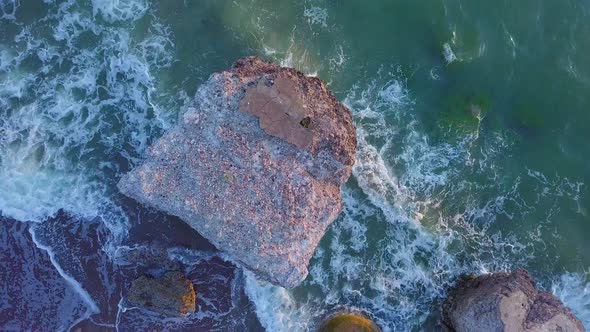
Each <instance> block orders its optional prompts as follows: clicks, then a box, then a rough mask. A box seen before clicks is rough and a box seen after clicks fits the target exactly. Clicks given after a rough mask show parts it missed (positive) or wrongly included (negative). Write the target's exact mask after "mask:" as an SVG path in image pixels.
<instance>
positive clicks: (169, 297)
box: [127, 271, 196, 316]
mask: <svg viewBox="0 0 590 332" xmlns="http://www.w3.org/2000/svg"><path fill="white" fill-rule="evenodd" d="M127 301H129V303H131V304H133V305H135V306H139V307H143V308H146V309H149V310H151V311H154V312H157V313H160V314H162V315H165V316H184V315H187V314H191V313H193V312H195V307H196V303H195V302H196V294H195V289H194V287H193V283H192V282H191V281H190V280H189V279H187V278H186V277H185V276H184V275H183V274H182V273H181V272H179V271H172V272H166V273H165V274H164V275H163V276H162V277H159V278H154V277H151V276H142V277H139V278H137V279H136V280H134V281H133V283H132V284H131V289H130V290H129V294H127Z"/></svg>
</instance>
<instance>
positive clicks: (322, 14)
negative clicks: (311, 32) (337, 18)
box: [303, 7, 328, 28]
mask: <svg viewBox="0 0 590 332" xmlns="http://www.w3.org/2000/svg"><path fill="white" fill-rule="evenodd" d="M303 16H304V17H305V18H306V19H307V22H308V23H309V24H314V25H319V26H321V27H324V28H327V27H328V10H327V9H325V8H321V7H309V8H305V10H304V11H303Z"/></svg>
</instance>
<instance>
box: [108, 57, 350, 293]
mask: <svg viewBox="0 0 590 332" xmlns="http://www.w3.org/2000/svg"><path fill="white" fill-rule="evenodd" d="M355 148H356V135H355V129H354V126H353V124H352V116H351V114H350V112H349V111H348V109H347V108H346V107H345V106H344V105H342V104H341V103H340V102H339V101H338V100H337V99H336V98H335V97H334V96H333V95H332V94H331V93H330V92H329V91H328V89H327V88H326V85H325V84H324V83H323V82H322V81H321V80H319V79H317V78H310V77H306V76H305V75H303V74H302V73H300V72H298V71H296V70H294V69H290V68H282V67H280V66H278V65H275V64H272V63H269V62H265V61H264V60H261V59H259V58H256V57H249V58H245V59H241V60H238V61H237V62H236V63H235V64H234V66H233V68H232V69H231V70H229V71H225V72H221V73H217V74H214V75H212V76H211V78H210V79H209V81H208V82H206V83H205V84H204V85H203V86H201V87H200V88H199V90H198V92H197V95H196V97H195V101H194V105H193V107H191V108H189V109H188V111H187V112H186V113H185V114H184V117H183V119H182V121H181V122H180V123H179V125H178V126H177V127H176V128H174V129H172V130H171V131H170V132H169V133H167V134H166V135H165V136H164V137H162V138H161V139H159V140H158V141H157V142H156V143H155V144H154V145H153V146H151V147H150V149H149V151H148V152H147V155H146V158H145V161H144V162H143V163H142V164H141V165H140V166H139V167H137V168H135V169H134V170H133V171H131V172H130V173H129V174H127V175H126V176H124V177H123V178H122V179H121V181H120V182H119V189H120V190H121V192H122V193H124V194H125V195H127V196H129V197H132V198H134V199H136V200H137V201H139V202H141V203H143V204H146V205H150V206H153V207H156V208H158V209H160V210H163V211H166V212H167V213H170V214H172V215H176V216H178V217H180V218H181V219H183V220H184V221H185V222H186V223H188V224H189V225H191V226H192V227H193V228H195V229H196V230H197V231H198V232H199V233H200V234H202V235H203V236H204V237H205V238H207V239H208V240H209V241H211V243H212V244H214V245H215V246H216V247H217V248H218V249H220V250H222V251H224V252H226V253H227V254H228V256H229V257H230V258H232V259H233V260H235V261H237V262H240V263H242V264H244V265H245V266H246V267H247V268H249V269H251V270H253V271H254V272H255V273H256V274H257V275H258V276H259V277H261V278H262V279H265V280H268V281H270V282H272V283H275V284H278V285H281V286H284V287H294V286H296V285H298V284H299V283H300V282H301V281H302V280H303V279H305V277H306V276H307V265H308V263H309V260H310V258H311V256H312V254H313V252H314V250H315V248H316V246H317V245H318V243H319V241H320V239H321V238H322V236H323V235H324V233H325V231H326V228H327V227H328V226H329V225H330V224H331V223H332V222H333V221H334V219H336V217H337V216H338V214H339V213H340V211H341V209H342V201H341V197H340V186H341V185H342V184H343V183H344V182H346V181H347V179H348V178H349V176H350V174H351V170H352V166H353V163H354V155H355Z"/></svg>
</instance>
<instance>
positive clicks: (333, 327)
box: [319, 313, 381, 332]
mask: <svg viewBox="0 0 590 332" xmlns="http://www.w3.org/2000/svg"><path fill="white" fill-rule="evenodd" d="M319 332H381V329H380V328H379V327H378V326H377V325H376V324H375V323H374V322H373V321H372V320H370V319H369V318H367V317H365V316H364V315H361V314H357V313H342V314H337V315H334V316H332V317H330V318H329V319H327V320H326V321H325V322H324V323H323V324H322V326H321V327H320V329H319Z"/></svg>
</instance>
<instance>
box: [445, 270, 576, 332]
mask: <svg viewBox="0 0 590 332" xmlns="http://www.w3.org/2000/svg"><path fill="white" fill-rule="evenodd" d="M443 321H444V323H445V324H446V325H447V326H448V327H450V328H451V329H453V330H454V331H457V332H478V331H481V332H550V331H551V332H558V331H560V332H580V331H585V330H584V326H582V323H581V322H580V321H579V320H578V319H577V318H576V317H574V315H573V314H572V313H571V311H570V310H569V309H568V308H566V307H565V306H564V305H563V304H562V303H561V301H559V300H558V299H557V298H556V297H555V296H553V295H552V294H550V293H547V292H543V291H539V290H537V288H536V286H535V282H534V281H533V279H532V278H531V277H530V276H529V274H528V272H527V271H525V270H522V269H519V270H516V271H515V272H513V273H494V274H487V275H482V276H479V277H467V278H463V279H462V280H461V281H460V282H459V284H458V286H457V288H456V289H455V290H454V291H453V292H452V294H451V296H450V297H449V299H448V300H447V301H446V302H445V304H444V305H443Z"/></svg>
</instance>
